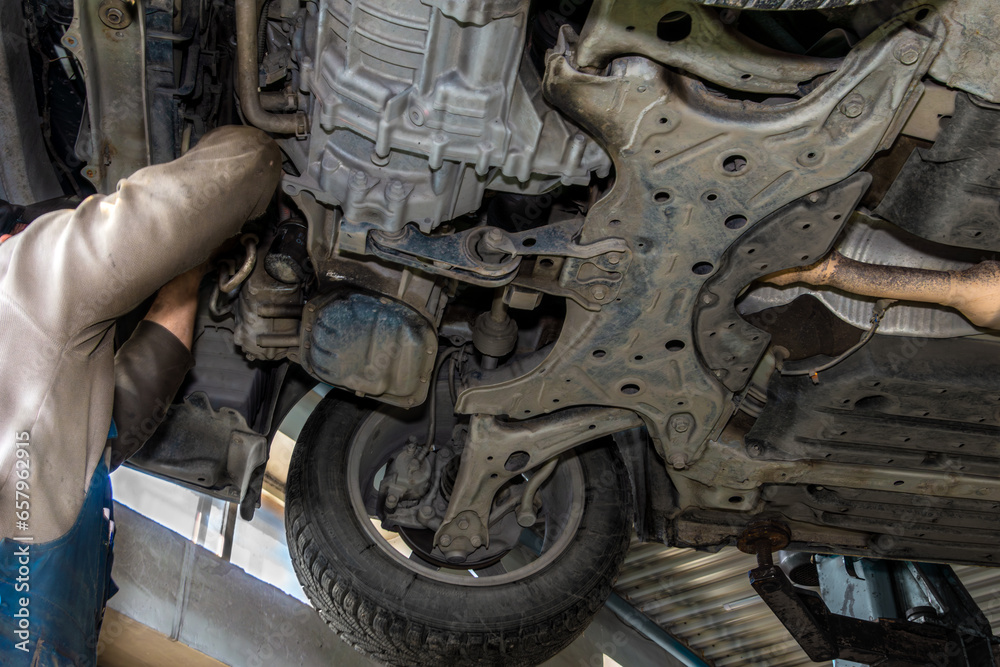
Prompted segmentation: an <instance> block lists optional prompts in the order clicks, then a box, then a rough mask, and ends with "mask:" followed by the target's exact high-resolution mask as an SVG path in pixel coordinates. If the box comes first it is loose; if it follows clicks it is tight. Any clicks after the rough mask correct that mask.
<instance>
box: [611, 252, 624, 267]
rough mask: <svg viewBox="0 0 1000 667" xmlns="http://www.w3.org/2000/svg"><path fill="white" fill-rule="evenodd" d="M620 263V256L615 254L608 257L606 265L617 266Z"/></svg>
mask: <svg viewBox="0 0 1000 667" xmlns="http://www.w3.org/2000/svg"><path fill="white" fill-rule="evenodd" d="M620 261H622V256H621V255H619V254H618V253H616V252H613V253H610V254H609V255H608V264H617V263H618V262H620Z"/></svg>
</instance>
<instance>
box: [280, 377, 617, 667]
mask: <svg viewBox="0 0 1000 667" xmlns="http://www.w3.org/2000/svg"><path fill="white" fill-rule="evenodd" d="M369 413H370V409H368V408H367V407H365V406H363V405H358V404H357V403H354V402H351V401H348V400H343V399H342V397H341V396H337V395H335V394H334V393H331V394H329V395H328V396H327V397H326V398H324V399H323V401H322V402H321V403H320V404H319V405H318V406H317V407H316V409H315V411H314V412H313V413H312V415H311V416H310V417H309V419H308V421H307V422H306V424H305V426H304V428H303V429H302V433H301V435H300V436H299V440H298V443H297V444H296V446H295V450H294V452H293V454H292V460H291V465H290V467H289V472H288V485H287V489H286V494H287V495H286V499H285V525H286V531H287V534H288V548H289V551H290V553H291V557H292V563H293V565H294V567H295V572H296V574H297V575H298V578H299V581H300V582H301V584H302V588H303V589H304V590H305V592H306V594H307V595H308V596H309V599H310V600H311V601H312V602H313V605H314V606H315V607H316V608H317V610H318V611H319V613H320V615H321V616H322V617H323V618H324V619H325V620H326V622H327V623H328V624H329V625H330V626H331V627H332V628H333V629H334V631H335V632H337V633H338V634H339V635H340V636H341V638H342V639H343V640H345V641H347V642H348V643H350V644H351V645H352V646H354V648H355V649H357V650H358V651H360V652H362V653H364V654H367V655H369V656H371V657H372V658H374V659H376V660H378V661H380V662H383V663H386V664H388V665H406V666H410V665H433V666H434V667H443V666H445V665H447V666H449V667H451V666H452V665H536V664H538V663H540V662H543V661H544V660H546V659H548V658H549V657H551V656H553V655H555V654H556V653H558V652H559V651H560V650H561V649H563V648H564V647H566V646H567V645H568V644H569V643H570V642H572V641H573V639H575V638H576V637H577V636H578V635H579V634H580V633H581V632H583V630H584V628H586V627H587V625H588V624H589V623H590V621H591V619H592V618H593V616H594V614H596V613H597V612H598V610H600V608H601V607H602V606H603V604H604V602H605V600H606V599H607V597H608V595H609V594H610V593H611V587H612V585H613V583H614V581H615V579H616V578H617V576H618V572H619V570H620V569H621V564H622V561H623V560H624V557H625V552H626V551H627V549H628V544H629V537H630V534H631V518H630V517H631V516H632V514H631V499H630V491H629V486H628V478H627V475H626V471H625V468H624V465H623V464H622V462H621V460H620V458H619V456H618V453H617V450H615V448H614V447H606V446H602V447H598V446H588V447H586V448H583V449H582V450H581V451H580V452H579V454H577V456H578V457H579V460H580V463H581V465H582V468H583V473H584V479H585V485H586V493H585V505H584V510H583V515H582V520H581V523H580V527H579V529H578V530H577V533H576V535H575V536H574V537H573V540H572V542H571V543H570V544H569V545H568V546H567V547H566V548H565V550H564V551H563V552H562V553H561V554H559V556H558V557H557V558H556V560H554V561H553V562H552V563H550V564H549V565H548V566H547V567H546V568H544V569H543V570H540V571H539V572H535V573H534V574H531V575H528V576H526V577H525V578H523V579H519V580H517V581H515V582H511V583H507V584H501V585H497V586H485V587H468V586H459V585H452V584H447V583H444V582H440V581H435V580H433V579H430V578H425V577H422V576H419V575H417V574H416V573H414V572H413V571H412V570H409V569H407V568H406V567H405V566H404V565H402V564H401V563H399V562H397V561H395V560H393V559H392V557H390V556H389V555H387V554H386V553H385V552H383V551H382V549H380V548H379V547H378V546H377V545H375V544H373V543H372V541H371V538H370V537H369V535H368V534H367V533H366V532H365V530H364V529H363V528H362V527H361V526H360V525H359V523H358V522H359V519H358V517H357V515H356V513H355V512H354V511H353V510H352V508H351V504H350V499H349V497H348V491H347V488H346V484H345V477H346V470H347V459H348V450H349V447H348V445H349V443H350V442H351V439H352V437H353V434H354V431H355V429H356V428H357V427H358V425H359V424H360V423H361V421H362V420H363V419H364V418H365V417H366V416H367V415H368V414H369Z"/></svg>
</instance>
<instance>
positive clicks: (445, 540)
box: [438, 535, 451, 547]
mask: <svg viewBox="0 0 1000 667" xmlns="http://www.w3.org/2000/svg"><path fill="white" fill-rule="evenodd" d="M438 542H439V543H440V544H441V546H443V547H446V546H449V545H450V544H451V536H450V535H442V536H441V539H440V540H438Z"/></svg>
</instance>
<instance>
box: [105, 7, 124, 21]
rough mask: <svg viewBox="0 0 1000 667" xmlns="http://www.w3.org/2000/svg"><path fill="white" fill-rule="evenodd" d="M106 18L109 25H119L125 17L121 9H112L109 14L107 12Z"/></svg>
mask: <svg viewBox="0 0 1000 667" xmlns="http://www.w3.org/2000/svg"><path fill="white" fill-rule="evenodd" d="M104 17H105V18H106V19H107V20H108V22H109V23H113V24H115V25H118V24H119V23H121V22H122V19H123V18H125V15H124V14H122V12H121V10H120V9H118V8H116V7H112V8H110V9H109V10H108V11H107V12H105V14H104Z"/></svg>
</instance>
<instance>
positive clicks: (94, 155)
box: [62, 0, 150, 194]
mask: <svg viewBox="0 0 1000 667" xmlns="http://www.w3.org/2000/svg"><path fill="white" fill-rule="evenodd" d="M100 5H101V0H76V2H74V4H73V22H72V23H71V24H70V27H69V29H68V30H67V31H66V34H64V35H63V38H62V45H63V47H65V48H66V50H68V51H70V52H71V53H72V54H73V55H74V56H75V57H76V59H77V61H78V62H79V64H80V67H81V68H82V70H83V73H84V78H85V79H86V84H87V112H88V114H89V116H88V118H89V131H87V130H86V129H84V131H82V132H81V140H80V141H79V142H78V144H77V152H78V153H79V154H80V157H81V158H85V159H86V162H87V165H86V166H85V167H84V168H83V170H82V172H81V173H82V174H83V175H84V176H85V177H86V178H87V179H88V180H89V181H90V182H91V183H93V184H94V187H95V188H97V191H98V192H101V193H104V194H109V193H111V192H114V190H115V187H116V186H117V184H118V181H119V180H121V179H122V178H125V177H127V176H131V175H132V174H133V173H134V172H135V171H137V170H139V169H141V168H142V167H145V166H146V165H147V164H149V163H150V157H149V142H148V138H147V134H146V96H145V95H143V94H142V93H141V92H139V91H142V90H145V80H146V79H145V77H146V66H145V64H146V59H145V37H144V32H145V21H143V20H142V19H141V17H142V16H143V12H144V10H145V9H144V3H143V2H142V0H136V2H135V3H134V4H132V5H130V6H129V9H130V10H131V11H132V12H134V13H135V16H134V17H133V21H132V23H131V24H130V25H128V26H127V27H125V28H118V29H115V28H109V27H108V26H106V25H105V24H104V23H103V22H102V21H101V19H100V15H99V11H100ZM85 125H86V123H85Z"/></svg>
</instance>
